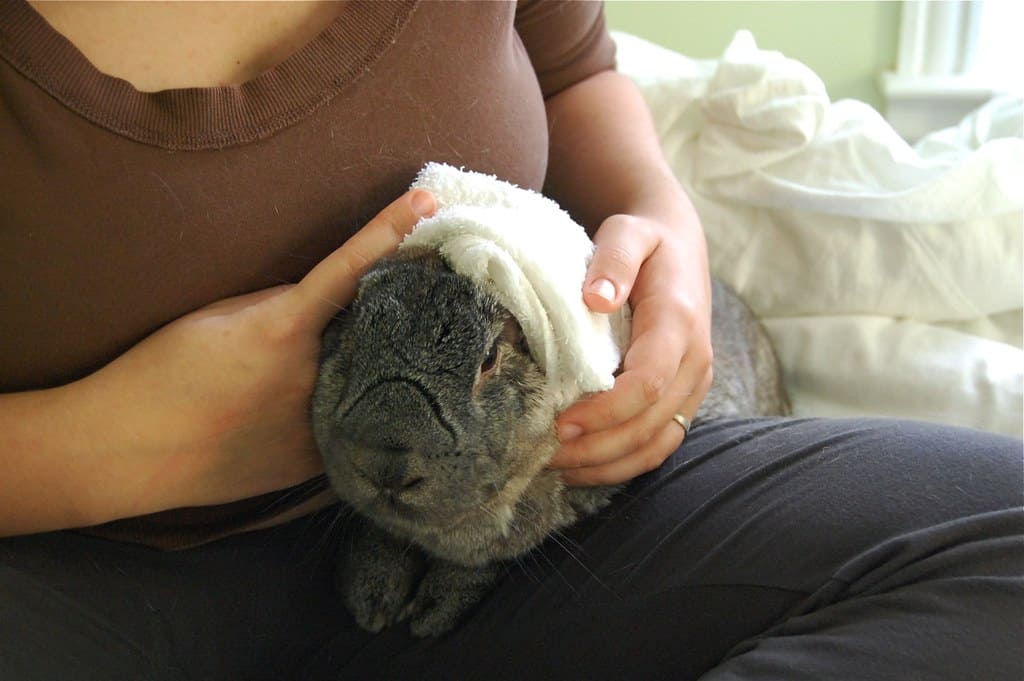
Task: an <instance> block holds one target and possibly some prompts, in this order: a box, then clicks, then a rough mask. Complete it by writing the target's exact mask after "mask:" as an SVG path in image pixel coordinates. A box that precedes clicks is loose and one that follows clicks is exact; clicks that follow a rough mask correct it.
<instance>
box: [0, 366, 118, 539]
mask: <svg viewBox="0 0 1024 681" xmlns="http://www.w3.org/2000/svg"><path fill="white" fill-rule="evenodd" d="M84 397H85V396H84V394H81V393H80V392H79V387H78V386H66V387H62V388H55V389H51V390H39V391H33V392H24V393H15V394H7V395H0V536H7V535H12V534H23V533H29V532H41V531H45V530H54V529H61V528H67V527H81V526H84V525H90V524H94V523H96V522H99V521H101V520H102V519H104V513H103V512H101V511H100V509H99V508H98V504H99V501H100V499H101V498H102V497H103V496H104V495H106V494H107V490H109V489H110V488H109V487H108V485H107V484H106V483H105V482H104V481H103V480H102V479H97V477H96V476H97V473H98V472H99V471H101V470H102V466H103V464H104V461H103V458H102V454H101V452H100V451H97V449H96V445H97V443H98V442H99V441H100V440H101V438H100V437H99V434H98V432H97V430H96V426H97V425H98V424H95V423H92V424H91V423H90V422H89V421H90V418H92V417H90V415H89V412H90V411H91V407H90V406H89V405H88V403H87V402H86V401H84ZM110 437H111V435H108V436H107V439H109V438H110ZM114 489H116V487H114ZM105 505H108V506H110V505H113V504H112V503H111V500H109V499H107V500H106V502H105Z"/></svg>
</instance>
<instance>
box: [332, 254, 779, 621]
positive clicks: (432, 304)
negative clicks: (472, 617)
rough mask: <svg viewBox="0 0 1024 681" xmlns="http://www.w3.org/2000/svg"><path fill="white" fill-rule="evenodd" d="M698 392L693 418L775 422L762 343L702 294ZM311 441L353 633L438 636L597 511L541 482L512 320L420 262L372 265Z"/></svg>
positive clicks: (345, 328) (742, 315)
mask: <svg viewBox="0 0 1024 681" xmlns="http://www.w3.org/2000/svg"><path fill="white" fill-rule="evenodd" d="M713 310H714V319H713V332H712V337H713V345H714V348H715V353H716V354H715V381H714V387H713V388H712V390H711V392H710V394H709V395H708V397H707V399H706V400H705V402H704V406H703V408H702V410H701V413H700V414H699V415H698V418H699V419H709V418H716V417H721V416H756V415H772V414H779V415H781V414H785V413H788V410H789V407H788V403H787V400H786V396H785V393H784V391H783V387H782V383H781V379H780V376H779V369H778V364H777V362H776V359H775V355H774V353H773V351H772V348H771V345H770V343H769V341H768V339H767V336H766V334H765V333H764V330H763V329H762V328H761V326H760V324H759V323H758V322H757V321H756V319H755V318H754V317H753V315H752V313H751V312H750V311H749V309H748V308H747V307H746V305H744V304H743V302H742V301H740V300H739V299H738V298H737V297H736V296H735V294H733V293H732V292H731V291H729V290H728V289H726V288H725V287H724V286H723V285H721V284H720V283H717V282H716V283H715V285H714V299H713ZM320 362H321V365H320V373H319V379H318V382H317V386H316V390H315V393H314V397H313V429H314V434H315V436H316V440H317V444H318V446H319V448H320V451H321V453H322V455H323V457H324V461H325V466H326V470H327V475H328V477H329V479H330V481H331V484H332V486H333V487H334V489H335V491H336V492H337V494H338V496H339V497H340V498H341V499H342V500H343V501H344V502H346V503H347V504H348V505H349V506H351V508H352V509H354V510H355V511H356V512H357V513H358V514H359V516H360V518H359V520H358V521H357V522H359V523H360V526H359V529H358V531H357V532H356V535H355V538H354V540H353V541H352V542H351V543H350V544H348V545H346V546H345V547H344V549H343V551H342V555H341V556H339V588H340V589H341V592H342V596H343V598H344V599H345V602H346V605H347V606H348V608H349V610H350V611H351V612H352V614H353V615H354V617H355V618H356V620H357V622H358V623H359V624H360V625H361V626H362V627H364V628H366V629H368V630H370V631H380V630H381V629H383V628H384V627H386V626H390V625H392V624H395V623H397V622H399V621H402V620H406V619H407V620H408V621H409V625H410V627H411V630H412V633H413V634H415V635H417V636H433V635H439V634H442V633H444V632H446V631H448V630H449V629H451V628H452V627H454V626H455V625H456V624H457V623H458V621H459V619H460V618H461V617H462V616H463V615H464V614H465V613H466V612H467V611H468V610H469V609H470V608H472V607H473V606H474V605H475V604H476V603H477V602H478V601H479V600H480V599H481V598H482V597H483V595H484V594H486V592H487V591H488V590H489V589H490V588H491V587H492V586H493V584H494V583H495V581H497V579H498V578H499V577H500V575H501V571H502V569H503V563H504V562H505V561H509V560H511V559H514V558H516V557H517V556H521V555H523V554H525V553H527V552H529V551H530V550H532V549H533V548H535V547H536V546H538V545H539V544H540V543H541V542H543V541H544V539H545V538H546V537H547V536H548V535H550V534H551V533H552V532H554V531H557V530H558V529H560V528H563V527H565V526H567V525H569V524H571V523H573V522H574V521H576V520H577V519H579V518H581V517H583V516H586V515H589V514H592V513H594V512H596V511H597V510H599V509H600V508H601V507H602V506H604V505H606V504H607V503H608V502H609V500H610V498H611V496H612V495H613V494H614V492H615V491H616V490H617V489H618V488H617V487H599V488H568V487H566V486H565V485H564V484H563V483H562V482H561V480H560V477H559V475H558V474H557V473H555V472H552V471H550V470H548V469H547V468H546V465H547V463H548V461H549V460H550V459H551V457H552V456H553V455H554V453H555V450H556V449H557V447H558V441H557V439H556V437H555V430H554V420H555V417H556V415H557V414H556V405H555V400H554V399H553V398H552V397H551V396H550V395H548V394H546V392H545V385H546V381H545V376H544V373H543V371H542V369H541V368H540V367H539V366H538V364H537V363H536V362H535V361H534V360H533V358H532V357H531V356H530V350H529V347H528V345H527V343H526V339H525V338H524V337H523V333H522V331H521V330H520V327H519V324H518V323H517V322H516V320H515V319H514V318H513V317H512V315H511V314H510V313H509V312H508V311H507V310H506V309H505V308H504V307H502V305H501V304H500V303H499V302H498V301H497V300H496V299H495V298H494V297H493V296H492V295H490V294H488V293H486V292H484V291H482V290H481V289H480V288H479V287H478V286H476V285H475V284H473V283H472V282H471V281H470V280H469V279H467V278H465V277H463V276H461V275H458V274H455V273H454V272H452V271H451V270H450V269H449V268H448V267H447V266H446V265H445V264H444V263H443V262H442V260H441V259H440V257H438V256H437V255H436V254H435V253H433V252H426V251H415V250H412V249H406V250H405V251H402V252H400V254H399V255H397V256H394V257H392V258H389V259H386V260H383V261H381V262H380V263H378V264H377V265H376V266H375V267H374V268H373V269H371V270H370V272H369V273H367V274H366V275H365V276H364V277H363V279H362V281H361V282H360V286H359V291H358V295H357V298H356V300H355V301H354V302H353V304H352V305H351V306H350V308H349V310H348V311H347V312H344V313H342V314H340V315H339V316H338V317H336V318H335V319H334V321H332V322H331V324H330V325H328V328H327V329H326V331H325V333H324V339H323V349H322V352H321V358H320Z"/></svg>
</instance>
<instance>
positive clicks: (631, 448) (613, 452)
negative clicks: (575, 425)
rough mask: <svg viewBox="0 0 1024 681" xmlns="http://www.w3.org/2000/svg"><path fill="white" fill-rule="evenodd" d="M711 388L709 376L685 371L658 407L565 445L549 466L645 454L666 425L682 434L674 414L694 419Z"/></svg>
mask: <svg viewBox="0 0 1024 681" xmlns="http://www.w3.org/2000/svg"><path fill="white" fill-rule="evenodd" d="M708 386H710V376H708V377H707V378H702V377H701V376H694V375H693V374H692V370H690V371H688V370H686V369H683V370H681V371H680V373H679V376H678V377H677V378H676V380H675V381H673V384H672V386H671V388H670V389H669V390H667V391H666V393H665V395H664V399H662V400H661V401H660V402H659V403H658V404H657V405H654V406H652V407H651V408H650V409H648V410H647V411H645V412H644V413H643V414H641V415H640V416H638V417H637V418H635V419H633V420H631V421H629V422H627V423H624V424H622V425H619V426H617V427H614V428H609V429H605V430H600V431H597V432H594V433H589V434H587V435H583V436H581V437H578V438H576V439H574V440H571V441H569V442H567V443H564V444H563V445H562V447H561V448H559V450H558V452H556V454H555V456H554V457H552V459H551V461H550V463H549V464H548V466H549V467H550V468H553V469H573V468H588V467H594V466H603V465H606V464H610V463H612V462H614V461H617V460H618V459H622V458H626V457H629V456H633V455H634V454H635V453H636V452H643V451H646V450H647V448H648V447H649V444H650V442H651V441H652V440H654V439H655V438H656V437H657V436H658V433H659V432H661V431H662V430H664V426H665V424H666V423H672V424H673V425H674V426H675V427H676V428H678V429H679V430H680V431H682V427H681V426H680V425H679V424H678V423H676V422H675V421H673V420H672V416H673V415H674V414H676V413H681V414H683V415H684V416H686V418H688V419H690V420H691V421H692V420H693V416H694V414H695V413H696V411H697V408H698V407H699V406H700V402H701V400H702V399H703V397H704V395H705V394H706V393H707V387H708ZM665 454H666V455H667V454H668V452H665Z"/></svg>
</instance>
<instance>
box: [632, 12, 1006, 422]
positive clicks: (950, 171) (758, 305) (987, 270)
mask: <svg viewBox="0 0 1024 681" xmlns="http://www.w3.org/2000/svg"><path fill="white" fill-rule="evenodd" d="M615 38H616V42H617V43H618V46H619V57H618V61H619V70H620V71H621V72H622V73H625V74H626V75H628V76H630V77H631V78H633V79H634V81H635V82H636V83H637V84H638V85H639V86H640V89H641V91H642V92H643V94H644V96H645V97H646V98H647V100H648V103H649V104H650V105H651V108H652V110H653V113H654V117H655V123H656V125H657V129H658V132H659V134H660V136H661V141H662V145H663V147H664V149H665V152H666V154H667V156H668V158H669V160H670V162H671V163H672V167H673V169H674V171H675V173H676V176H677V177H678V179H679V180H680V182H682V183H683V185H684V186H685V187H686V188H687V190H688V191H689V192H690V195H691V197H692V198H693V200H694V202H695V204H696V206H697V209H698V211H699V213H700V215H701V219H702V222H703V224H704V228H705V230H706V232H707V236H708V243H709V247H710V252H711V264H712V269H713V270H714V272H715V273H716V274H717V275H718V276H719V277H721V278H722V279H724V280H726V281H727V282H729V283H731V284H732V285H733V286H734V287H735V288H736V289H737V290H738V291H739V292H740V293H741V294H742V295H743V296H744V298H745V299H746V300H747V301H748V302H749V303H750V305H751V306H752V307H753V308H754V310H755V311H756V312H757V313H758V315H759V316H760V317H761V318H762V319H763V320H764V321H765V324H766V326H767V327H768V330H769V332H770V333H771V335H772V337H773V340H774V341H775V344H776V349H777V351H778V353H779V357H780V359H781V361H782V364H783V366H784V371H785V376H786V382H787V385H788V387H789V390H790V392H791V396H792V398H793V402H794V408H795V411H796V413H797V414H798V415H806V416H815V415H821V416H841V415H886V416H901V417H909V418H919V419H926V420H933V421H940V422H945V423H953V424H959V425H965V426H971V427H975V428H980V429H984V430H991V431H996V432H1001V433H1007V434H1011V435H1015V436H1020V435H1021V433H1022V410H1024V350H1022V339H1021V336H1022V331H1021V329H1022V323H1024V318H1022V308H1024V281H1022V277H1024V274H1022V273H1024V238H1022V234H1024V131H1022V113H1024V104H1022V101H1021V100H1020V99H1018V98H1004V99H999V100H995V101H993V102H991V103H990V104H988V105H986V107H983V108H982V109H981V110H979V111H978V112H975V113H974V114H972V115H971V116H969V117H968V118H967V119H965V120H964V122H963V123H962V124H961V125H960V126H959V127H957V128H951V129H948V130H945V131H941V132H940V133H936V134H934V135H931V136H929V137H926V138H925V139H923V140H922V141H920V142H919V143H918V144H917V145H916V146H915V147H913V148H911V147H910V146H908V145H907V144H906V143H905V142H904V141H903V140H902V139H901V138H900V137H899V136H898V135H897V134H896V133H895V131H893V130H892V128H891V127H890V126H889V125H888V124H887V123H886V122H885V120H884V119H883V118H882V117H881V115H879V114H878V113H877V112H876V111H875V110H874V109H872V108H871V107H869V106H867V105H866V104H863V103H861V102H856V101H840V102H831V101H830V100H829V98H828V95H827V94H826V92H825V88H824V86H823V84H822V82H821V80H820V79H819V78H818V77H817V76H816V75H815V74H814V73H813V72H812V71H811V70H810V69H808V68H807V67H806V66H804V65H802V64H800V63H799V62H796V61H794V60H791V59H788V58H786V57H784V56H783V55H781V54H779V53H777V52H769V51H764V50H760V49H758V48H757V47H756V45H755V43H754V39H753V37H752V36H751V35H750V34H749V33H747V32H745V31H741V32H740V33H737V35H736V37H735V38H734V39H733V41H732V43H731V44H730V45H729V46H728V48H727V49H726V51H725V53H724V54H723V56H722V58H721V59H715V60H694V59H689V58H687V57H684V56H682V55H680V54H677V53H675V52H671V51H668V50H665V49H663V48H660V47H657V46H655V45H652V44H650V43H647V42H645V41H642V40H640V39H639V38H636V37H633V36H630V35H626V34H616V35H615Z"/></svg>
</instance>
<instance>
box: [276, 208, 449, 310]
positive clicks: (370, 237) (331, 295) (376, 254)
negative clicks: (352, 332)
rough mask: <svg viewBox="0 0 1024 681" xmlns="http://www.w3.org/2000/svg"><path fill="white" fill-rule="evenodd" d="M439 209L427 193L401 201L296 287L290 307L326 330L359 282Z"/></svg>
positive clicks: (382, 213)
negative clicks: (421, 221)
mask: <svg viewBox="0 0 1024 681" xmlns="http://www.w3.org/2000/svg"><path fill="white" fill-rule="evenodd" d="M436 208H437V202H436V201H435V199H434V196H433V195H432V194H431V193H430V192H428V191H426V190H423V189H414V190H411V191H408V192H406V193H405V194H403V195H402V196H400V197H398V198H397V199H395V200H394V201H392V202H391V203H390V204H389V205H388V206H387V207H386V208H384V210H382V211H381V212H380V213H378V214H377V215H376V216H375V217H374V218H373V219H372V220H370V221H369V222H368V223H366V225H365V226H364V227H363V228H362V229H360V230H359V231H358V232H356V233H355V234H354V235H352V237H351V238H350V239H349V240H348V241H346V242H345V243H344V244H342V245H341V247H340V248H338V249H337V250H335V251H334V252H333V253H331V254H330V255H328V256H327V257H326V258H324V259H323V260H321V261H320V263H318V264H317V265H316V267H314V268H313V269H312V270H310V272H309V273H308V274H307V275H306V276H305V277H303V278H302V280H301V281H300V282H299V283H298V284H296V285H295V286H294V287H292V288H291V289H290V290H289V291H288V296H289V297H290V298H291V299H292V300H290V301H289V304H291V305H294V306H295V308H294V309H297V311H298V313H299V314H301V315H302V316H304V317H306V318H308V319H309V322H310V323H311V324H313V325H315V327H316V328H318V329H319V328H323V327H324V326H325V325H326V324H327V322H328V321H330V319H331V318H332V317H333V316H334V315H336V314H337V313H338V310H339V309H340V308H342V307H344V306H346V305H348V304H349V303H350V302H351V301H352V298H354V297H355V294H356V288H357V286H358V284H359V278H360V277H362V276H363V274H365V273H366V271H367V270H368V269H370V267H371V266H373V264H374V263H375V262H377V261H378V260H380V259H381V258H383V257H384V256H386V255H388V254H390V253H393V252H394V251H395V250H396V249H397V248H398V245H399V244H400V243H402V240H403V239H404V238H405V237H406V236H407V235H408V234H409V233H410V232H411V231H412V230H413V228H414V227H415V226H416V224H417V223H418V222H419V221H420V219H422V218H425V217H429V216H430V215H432V214H433V213H434V211H435V210H436Z"/></svg>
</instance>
